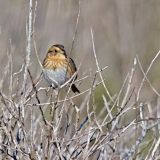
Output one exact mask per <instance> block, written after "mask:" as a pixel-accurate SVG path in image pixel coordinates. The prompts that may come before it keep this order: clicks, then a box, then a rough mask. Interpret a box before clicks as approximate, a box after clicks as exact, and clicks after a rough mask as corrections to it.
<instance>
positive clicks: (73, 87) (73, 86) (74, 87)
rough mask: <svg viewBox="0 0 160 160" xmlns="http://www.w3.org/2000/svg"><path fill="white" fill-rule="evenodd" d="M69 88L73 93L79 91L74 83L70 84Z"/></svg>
mask: <svg viewBox="0 0 160 160" xmlns="http://www.w3.org/2000/svg"><path fill="white" fill-rule="evenodd" d="M71 89H72V91H73V92H74V93H76V92H77V93H80V91H79V89H78V88H77V87H76V86H75V84H72V86H71Z"/></svg>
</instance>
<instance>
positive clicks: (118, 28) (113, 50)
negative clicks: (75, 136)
mask: <svg viewBox="0 0 160 160" xmlns="http://www.w3.org/2000/svg"><path fill="white" fill-rule="evenodd" d="M79 9H80V17H79V23H78V28H77V34H76V37H75V43H74V46H73V52H72V55H71V57H73V58H74V60H75V62H76V64H77V67H78V66H80V70H79V78H82V77H83V75H87V74H90V73H94V72H95V70H96V63H95V59H94V56H93V50H92V40H91V34H90V27H92V29H93V32H94V41H95V49H96V54H97V58H98V61H99V65H100V67H101V68H103V67H105V66H109V68H108V69H107V70H105V71H104V72H103V77H104V78H105V82H106V85H107V87H108V89H109V90H110V92H111V94H112V95H114V94H115V93H117V92H118V91H119V89H120V87H121V86H122V84H123V81H124V79H125V77H126V75H127V73H128V72H129V71H130V69H131V67H132V65H133V60H134V57H135V55H138V56H139V59H140V61H141V64H142V67H143V69H144V70H145V71H146V69H147V67H148V66H149V64H150V62H151V60H152V59H153V58H154V56H155V55H156V53H157V52H158V51H159V48H160V1H158V0H152V1H146V0H100V1H99V0H92V1H90V0H81V1H80V6H79V1H78V0H45V1H44V0H38V3H37V7H36V18H35V24H34V36H35V41H36V44H37V50H38V54H39V57H40V59H41V61H43V58H44V57H45V54H46V51H47V49H48V47H49V46H51V45H52V44H55V43H60V44H63V45H64V46H65V48H66V50H67V52H69V51H70V49H71V46H72V40H73V37H74V34H75V28H76V21H77V15H78V12H79ZM27 16H28V1H25V0H14V1H11V0H5V1H4V0H0V50H1V52H0V62H1V68H0V74H2V73H3V72H4V66H5V64H6V62H7V56H6V55H7V54H6V53H7V52H10V41H11V44H12V46H13V48H14V51H13V62H14V63H13V64H14V66H13V72H16V71H17V70H18V69H19V68H20V66H21V64H23V63H24V58H25V54H26V43H27V42H26V21H27ZM30 68H31V71H32V73H33V74H34V75H38V73H40V66H39V64H38V61H37V60H36V55H35V52H34V50H33V51H32V58H31V66H30ZM159 68H160V58H158V59H157V60H156V61H155V63H154V65H153V66H152V68H151V70H150V72H149V74H148V78H149V80H150V81H151V83H152V85H153V86H154V87H155V88H156V89H157V91H159V90H160V85H159V82H160V71H159ZM142 78H143V74H142V73H141V71H140V69H139V68H138V67H137V70H136V75H135V79H134V80H135V82H134V83H135V87H136V86H139V85H140V82H141V80H142ZM87 84H90V82H88V81H87V80H86V83H85V84H83V85H82V86H81V87H80V89H81V90H83V89H86V87H87ZM99 92H103V91H101V87H99V90H98V93H99ZM142 93H143V94H141V97H142V99H145V100H152V98H153V97H154V96H155V94H154V93H153V92H152V90H151V89H150V87H149V86H148V85H147V84H146V85H145V87H144V88H143V92H142Z"/></svg>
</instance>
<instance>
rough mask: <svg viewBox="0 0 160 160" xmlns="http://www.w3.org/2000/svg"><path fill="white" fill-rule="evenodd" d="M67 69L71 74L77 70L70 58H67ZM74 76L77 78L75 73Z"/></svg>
mask: <svg viewBox="0 0 160 160" xmlns="http://www.w3.org/2000/svg"><path fill="white" fill-rule="evenodd" d="M68 71H69V72H70V75H71V76H72V75H73V74H74V73H75V72H76V71H77V68H76V65H75V63H74V61H73V59H72V58H69V65H68ZM76 78H77V75H76ZM76 78H75V79H76Z"/></svg>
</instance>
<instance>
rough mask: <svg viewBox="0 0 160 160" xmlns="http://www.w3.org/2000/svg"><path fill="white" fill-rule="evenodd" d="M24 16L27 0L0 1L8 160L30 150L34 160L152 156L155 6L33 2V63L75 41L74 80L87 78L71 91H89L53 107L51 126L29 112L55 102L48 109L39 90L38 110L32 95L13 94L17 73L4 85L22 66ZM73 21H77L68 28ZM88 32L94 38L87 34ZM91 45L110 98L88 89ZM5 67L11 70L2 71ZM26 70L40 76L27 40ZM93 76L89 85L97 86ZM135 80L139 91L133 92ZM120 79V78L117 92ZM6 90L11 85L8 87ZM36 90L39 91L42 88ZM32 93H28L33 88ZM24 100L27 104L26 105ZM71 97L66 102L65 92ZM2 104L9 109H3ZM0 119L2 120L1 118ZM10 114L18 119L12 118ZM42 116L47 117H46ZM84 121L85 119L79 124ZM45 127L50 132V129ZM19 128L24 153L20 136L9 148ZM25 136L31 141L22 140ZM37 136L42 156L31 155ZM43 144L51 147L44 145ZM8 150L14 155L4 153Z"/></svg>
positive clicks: (0, 82)
mask: <svg viewBox="0 0 160 160" xmlns="http://www.w3.org/2000/svg"><path fill="white" fill-rule="evenodd" d="M36 2H37V6H36ZM35 6H36V7H35ZM28 13H29V1H27V0H0V93H1V95H0V96H1V106H2V107H1V108H2V109H1V111H0V113H1V123H0V124H1V126H2V128H3V132H4V134H3V136H1V137H5V138H1V139H0V140H1V141H0V145H2V146H1V148H0V151H1V152H2V151H3V152H4V153H5V154H6V155H7V156H10V157H12V154H13V155H14V154H15V156H17V157H18V156H19V157H21V158H22V157H23V156H24V157H28V159H32V153H34V152H36V153H34V154H37V155H38V156H39V157H40V156H42V157H41V158H42V159H43V158H44V157H45V158H46V157H47V156H48V157H49V156H50V159H53V157H54V156H55V154H56V153H57V154H56V156H57V157H61V159H62V157H63V158H64V157H65V158H66V157H70V158H73V159H78V158H79V159H83V158H84V159H85V158H86V159H87V158H90V157H91V158H90V159H94V158H95V157H99V158H97V159H103V158H104V157H105V155H108V156H110V155H111V157H109V158H110V159H114V158H113V157H114V156H115V157H116V158H117V157H118V158H117V159H120V158H121V159H123V158H124V157H125V158H126V160H127V158H128V157H130V158H135V159H136V158H137V159H138V158H144V157H145V158H146V159H147V158H151V157H152V158H153V157H154V158H155V157H158V155H159V151H158V145H159V144H160V138H159V124H158V122H159V115H160V113H159V111H160V103H159V96H160V94H159V93H160V70H159V68H160V57H159V49H160V1H158V0H150V1H147V0H79V1H78V0H37V1H33V18H35V19H34V20H33V37H32V38H33V39H34V40H35V43H36V47H37V52H38V55H39V58H40V61H41V62H42V61H43V58H44V57H45V55H46V52H47V49H48V47H49V46H51V45H52V44H56V43H60V44H63V45H64V46H65V49H66V51H67V52H68V53H69V52H70V50H71V48H72V44H73V38H74V36H75V40H74V45H73V51H72V52H71V57H72V58H73V59H74V60H75V63H76V65H77V68H79V70H78V79H81V78H83V77H85V76H88V77H89V78H86V79H84V80H83V79H82V80H81V82H80V83H78V88H79V89H80V90H81V92H82V93H83V91H86V90H87V89H89V91H91V93H87V94H82V95H80V96H77V97H76V98H75V99H74V100H73V101H72V98H71V99H69V100H70V101H69V102H68V101H67V102H65V100H64V103H63V105H61V104H60V105H59V104H58V105H59V108H60V109H59V108H58V109H59V110H58V111H55V112H57V113H56V114H57V115H56V116H57V117H56V116H55V117H54V116H53V115H51V116H53V117H52V118H53V119H52V118H51V119H52V120H53V121H52V120H51V121H49V120H48V124H45V125H44V123H43V120H44V119H42V117H43V115H41V114H42V113H41V114H40V112H39V110H38V111H37V108H38V106H42V109H43V110H45V111H46V110H47V109H48V108H49V107H50V108H51V110H52V109H53V108H54V107H55V106H56V105H57V104H55V106H54V105H53V104H54V103H49V102H48V101H47V100H48V99H49V98H48V95H47V94H45V92H42V93H39V97H40V101H41V104H40V103H37V102H36V97H35V95H36V94H34V93H33V94H31V93H32V92H28V93H27V92H26V93H27V94H28V95H27V94H26V96H23V94H24V93H23V94H20V93H18V91H17V90H21V85H22V84H21V83H23V82H21V80H23V76H24V72H22V75H20V77H21V76H22V77H21V78H19V79H20V82H19V84H18V83H17V81H18V80H17V81H16V80H15V81H16V82H15V83H11V79H12V74H13V73H15V72H18V71H19V69H20V68H21V65H22V64H25V63H24V62H25V57H26V54H27V52H26V46H27V36H26V26H27V25H26V24H28ZM78 15H79V21H78V25H77V28H76V22H77V17H78ZM91 28H92V31H93V34H94V39H93V37H92V36H91ZM93 40H94V44H95V54H96V56H97V60H98V64H99V67H100V68H104V67H106V66H108V68H107V69H105V70H103V71H101V74H102V76H103V80H104V82H105V85H106V87H107V89H108V90H109V92H110V94H111V96H112V98H113V99H112V100H111V98H109V96H108V95H107V93H106V90H105V86H104V85H101V84H100V85H98V86H97V87H96V88H95V89H93V88H92V87H93V86H92V85H93V83H92V82H93V79H94V75H95V72H96V71H97V70H98V69H97V65H96V58H95V55H94V47H93ZM157 53H158V54H157ZM10 55H12V58H11V59H12V60H9V62H8V59H10ZM156 55H158V57H156ZM154 58H155V59H154ZM11 61H12V62H11ZM134 62H136V64H135V65H133V63H134ZM151 62H153V63H152V66H151V68H150V69H149V72H148V73H147V69H148V67H149V65H150V64H151ZM7 64H8V67H7ZM12 65H13V68H12V67H11V66H12ZM10 67H11V68H12V70H11V71H9V70H10ZM141 67H142V68H141ZM29 70H30V72H31V75H32V78H33V80H35V79H36V78H37V77H38V75H39V74H40V73H41V68H40V65H39V63H38V60H37V57H36V53H35V49H34V43H33V41H32V51H31V61H30V66H29ZM6 72H7V73H6ZM143 72H144V73H143ZM99 73H100V72H99ZM99 73H97V74H99ZM6 75H8V78H7V76H6ZM127 75H128V76H127ZM27 76H28V78H27V81H26V84H27V85H26V86H27V87H28V86H29V87H31V88H32V87H33V86H32V85H33V84H32V83H31V80H30V78H29V75H27ZM97 77H98V76H97ZM97 77H96V80H95V82H96V83H98V82H100V81H101V80H102V79H101V78H100V77H98V78H97ZM144 77H145V78H144ZM143 78H144V85H142V91H140V88H141V84H143ZM125 79H127V80H126V83H125V85H124V86H123V84H124V81H125ZM130 80H131V81H130ZM9 84H13V85H14V84H15V88H14V86H9ZM41 85H42V86H43V87H46V86H47V84H46V83H45V82H43V83H42V84H41ZM41 85H40V86H38V87H41ZM122 86H123V87H122ZM9 87H10V88H9ZM27 87H26V88H27ZM29 87H28V88H29ZM38 87H37V88H38ZM11 88H13V90H12V89H11ZM28 88H27V89H28ZM121 88H122V92H121V90H120V89H121ZM16 89H17V90H16ZM92 89H93V90H92ZM127 90H128V92H127ZM11 91H13V92H14V91H15V92H16V93H17V94H14V93H12V92H11ZM139 91H140V92H139ZM33 92H36V91H35V90H34V89H33ZM63 94H65V92H64V93H63ZM63 94H62V97H63V96H64V95H63ZM31 95H33V99H32V98H31V100H28V97H30V96H31ZM71 95H72V96H74V94H73V93H71ZM12 96H13V97H14V98H13V97H12ZM26 97H27V98H26ZM25 98H26V99H25ZM54 98H55V97H54ZM87 98H88V99H87ZM51 100H52V97H51ZM54 100H55V99H54ZM62 101H63V100H62ZM46 102H47V103H46ZM35 103H36V104H35ZM44 103H45V104H44ZM56 103H59V102H58V101H57V102H56ZM8 104H9V107H10V110H9V109H8V108H7V107H8ZM51 104H52V105H53V106H51ZM12 105H13V106H12ZM36 105H37V106H36ZM47 105H48V106H47ZM17 106H18V107H19V106H20V107H22V108H21V109H22V110H23V109H24V110H25V113H26V115H25V116H24V115H23V113H24V112H22V113H20V111H19V110H18V109H17V108H18V107H17ZM35 106H36V107H35ZM75 106H76V107H77V108H76V107H75ZM74 107H75V108H74ZM78 107H81V108H78ZM88 108H89V109H88ZM135 108H136V110H135ZM54 109H55V108H54ZM87 109H88V110H87ZM12 110H13V111H12ZM24 110H23V111H24ZM79 110H80V113H79ZM45 111H44V112H45ZM60 111H62V112H61V113H60ZM3 113H5V114H6V115H7V116H6V117H5V116H4V114H3ZM59 113H60V116H59ZM14 114H15V115H18V116H17V117H18V118H16V117H15V115H14ZM79 114H80V115H79ZM8 115H9V116H8ZM106 115H107V116H106ZM45 116H46V119H48V117H49V115H48V114H47V113H45ZM65 116H66V117H65ZM8 117H11V118H10V119H9V118H8ZM37 117H38V118H37ZM85 118H86V119H87V118H88V119H87V120H86V121H85V120H84V119H85ZM37 119H38V120H37ZM54 119H55V121H54ZM77 119H78V120H77ZM76 120H77V121H76ZM103 120H104V123H103ZM15 121H16V123H15ZM30 122H31V123H30ZM83 122H84V123H83ZM7 123H9V124H10V125H11V126H12V127H11V130H12V129H13V128H14V127H15V128H14V129H13V133H12V134H13V135H12V136H13V143H12V144H11V145H9V144H10V141H11V140H10V138H8V139H7V138H6V137H7V136H8V135H9V131H10V130H9V127H8V126H7V127H8V128H7V127H6V126H5V124H7ZM14 123H15V126H14V125H13V124H14ZM61 123H62V124H61ZM66 123H67V124H66ZM68 123H70V128H69V129H68V128H67V127H68V126H67V125H68ZM17 124H18V125H17ZM32 125H33V126H32ZM61 125H62V126H61ZM76 125H77V126H76ZM13 126H14V127H13ZM19 126H21V127H19ZM53 126H54V127H55V128H56V127H57V128H56V129H57V130H56V129H55V128H54V127H53ZM106 126H107V127H106ZM5 127H6V128H7V129H6V130H5V129H4V128H5ZM32 127H33V128H32ZM45 127H46V128H47V129H46V128H45ZM48 128H49V129H48ZM128 128H129V129H128ZM20 129H21V130H23V133H22V135H23V136H24V137H25V136H28V135H29V136H28V137H27V138H28V139H29V141H31V148H29V147H30V145H28V142H27V140H26V139H27V138H26V139H25V138H24V139H23V138H22V139H23V141H22V140H21V139H20V140H19V141H20V142H16V141H18V140H17V135H18V134H19V132H20V131H19V130H20ZM34 129H35V130H34ZM54 129H55V130H54ZM67 129H68V130H69V131H68V132H67V133H66V134H64V130H67ZM24 131H25V132H24ZM40 131H41V132H40ZM47 131H49V133H48V132H47ZM92 131H93V132H94V133H92ZM31 132H32V133H33V135H31V136H30V133H31ZM52 132H53V133H54V134H55V135H54V134H52ZM48 134H50V135H49V136H48ZM6 135H7V136H6ZM12 136H11V137H12ZM23 136H22V137H23ZM130 136H131V138H130ZM8 137H10V136H8ZM41 137H42V142H43V144H42V145H43V146H44V148H45V147H46V146H47V145H48V146H49V145H50V147H48V148H47V147H46V148H45V149H44V150H43V149H41V150H40V149H39V150H38V149H37V148H38V146H40V145H41V144H40V141H39V139H40V138H41ZM43 137H44V139H43ZM55 137H56V138H55ZM79 137H83V138H82V139H80V138H79ZM104 137H105V138H104ZM72 138H73V139H72ZM103 138H104V139H103ZM71 139H72V140H71ZM32 140H33V141H32ZM74 140H75V142H74ZM96 140H97V141H96ZM101 140H102V141H101ZM50 141H51V142H53V144H54V145H53V144H50V143H49V142H50ZM72 141H73V142H74V143H72ZM8 143H9V144H8ZM55 143H56V145H55ZM151 143H152V146H151ZM15 144H18V145H19V144H21V145H22V146H23V147H24V148H25V149H24V150H22V149H21V147H19V148H18V149H17V148H16V149H15V148H14V147H15ZM46 144H47V145H46ZM35 146H36V147H37V148H36V147H35ZM34 147H35V148H36V149H35V148H34ZM143 147H144V148H143ZM13 148H14V149H15V150H16V151H17V153H14V152H12V150H14V149H13ZM27 149H28V150H27ZM52 149H53V151H54V154H53V151H52ZM32 151H33V152H32ZM44 151H46V152H44ZM25 152H27V153H25ZM43 153H45V154H44V155H43ZM107 153H108V154H107ZM52 154H53V155H52ZM33 157H34V156H33ZM77 157H78V158H77ZM93 157H94V158H93ZM65 158H64V159H65ZM70 158H68V159H70ZM116 158H115V159H116ZM35 159H36V158H35ZM55 159H56V158H55ZM66 159H67V158H66ZM95 159H96V158H95Z"/></svg>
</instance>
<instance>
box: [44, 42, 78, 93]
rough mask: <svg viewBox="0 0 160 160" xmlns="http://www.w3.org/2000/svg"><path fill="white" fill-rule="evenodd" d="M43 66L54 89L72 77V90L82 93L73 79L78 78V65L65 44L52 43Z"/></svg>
mask: <svg viewBox="0 0 160 160" xmlns="http://www.w3.org/2000/svg"><path fill="white" fill-rule="evenodd" d="M42 66H43V76H44V78H45V79H46V81H47V82H48V83H49V84H50V85H51V86H52V87H53V88H54V89H55V88H58V87H59V86H61V85H63V84H64V83H65V82H67V81H68V80H70V79H71V78H72V79H71V81H70V83H71V89H72V91H73V92H74V93H75V92H77V93H80V91H79V90H78V88H77V87H76V86H75V84H73V81H75V80H76V78H77V73H76V71H77V68H76V65H75V63H74V61H73V59H72V58H70V57H68V56H67V54H66V51H65V49H64V46H63V45H61V44H55V45H52V46H51V47H50V48H49V49H48V52H47V54H46V57H45V58H44V60H43V65H42ZM73 75H74V76H73Z"/></svg>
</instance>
